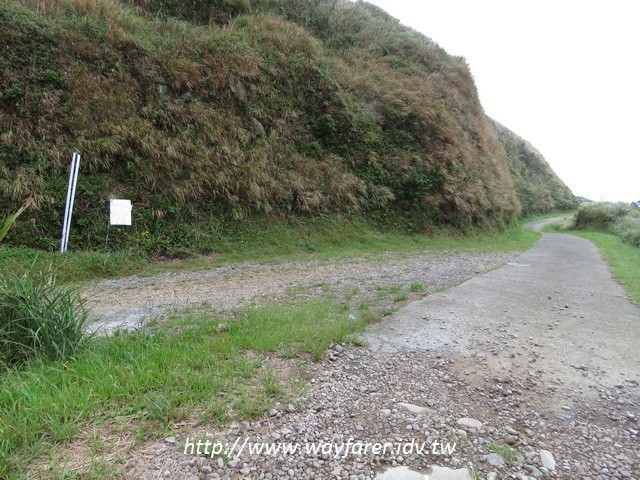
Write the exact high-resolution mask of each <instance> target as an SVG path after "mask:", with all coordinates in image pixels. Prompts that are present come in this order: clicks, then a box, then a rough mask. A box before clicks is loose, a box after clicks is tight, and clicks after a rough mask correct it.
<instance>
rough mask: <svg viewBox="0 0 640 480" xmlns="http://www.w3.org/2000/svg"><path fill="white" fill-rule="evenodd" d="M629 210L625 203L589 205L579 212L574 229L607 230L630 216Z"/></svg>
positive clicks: (594, 203) (595, 203)
mask: <svg viewBox="0 0 640 480" xmlns="http://www.w3.org/2000/svg"><path fill="white" fill-rule="evenodd" d="M629 210H630V207H629V205H627V204H625V203H605V202H593V203H587V204H585V205H582V206H581V207H580V209H579V210H578V213H577V214H576V218H575V221H574V227H575V228H577V229H584V228H595V229H597V230H607V229H608V228H609V226H610V225H611V224H612V223H614V222H616V221H617V220H619V219H621V218H622V217H624V216H625V215H627V214H629Z"/></svg>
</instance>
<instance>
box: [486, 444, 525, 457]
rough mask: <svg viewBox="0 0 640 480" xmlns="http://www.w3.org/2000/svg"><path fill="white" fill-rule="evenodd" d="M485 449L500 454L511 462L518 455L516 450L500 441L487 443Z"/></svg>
mask: <svg viewBox="0 0 640 480" xmlns="http://www.w3.org/2000/svg"><path fill="white" fill-rule="evenodd" d="M487 450H489V451H490V452H493V453H496V454H498V455H500V456H501V457H502V458H503V459H504V461H505V462H513V461H514V460H515V459H516V457H517V456H518V450H516V449H515V448H513V447H512V446H511V445H507V444H506V443H502V442H491V443H490V444H489V445H487Z"/></svg>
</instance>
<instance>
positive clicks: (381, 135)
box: [0, 0, 571, 251]
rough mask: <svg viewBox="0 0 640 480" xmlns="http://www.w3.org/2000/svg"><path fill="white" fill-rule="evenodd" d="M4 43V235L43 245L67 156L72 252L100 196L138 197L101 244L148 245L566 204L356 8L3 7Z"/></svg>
mask: <svg viewBox="0 0 640 480" xmlns="http://www.w3.org/2000/svg"><path fill="white" fill-rule="evenodd" d="M0 37H1V38H2V39H3V42H2V46H1V47H0V65H1V67H2V68H1V69H0V120H1V121H0V211H12V210H15V209H17V207H18V206H19V205H20V204H22V203H23V202H24V200H25V199H26V198H32V199H33V200H34V201H33V204H32V208H31V210H30V211H29V212H28V213H25V214H24V215H23V217H21V221H20V222H19V223H18V224H17V225H16V228H15V229H14V230H13V232H12V237H11V241H12V242H13V243H14V244H25V245H30V246H35V247H40V248H55V247H56V245H57V242H58V237H59V231H60V216H61V212H62V210H63V208H64V206H63V201H64V195H65V192H66V181H67V175H68V154H69V152H70V151H72V150H76V151H79V152H80V153H81V154H82V155H83V157H82V169H81V177H80V180H79V182H78V190H77V198H76V208H75V212H74V226H73V228H74V233H73V238H72V243H75V245H76V246H81V247H84V248H96V247H98V246H101V245H102V244H103V242H104V231H105V224H106V204H107V200H108V199H109V198H112V197H113V198H130V199H132V200H133V203H134V205H135V208H134V229H133V231H132V232H131V233H130V235H126V236H124V235H123V236H120V238H119V239H118V240H114V241H117V242H120V243H121V244H122V245H129V246H130V245H132V244H133V243H135V242H134V240H135V239H136V238H139V237H140V236H141V235H144V234H150V235H151V236H152V237H153V238H156V239H158V241H160V239H161V240H162V243H161V245H160V246H159V247H158V248H159V249H160V250H163V251H171V250H172V249H176V248H184V247H187V246H194V245H195V246H196V247H197V248H199V249H202V250H208V249H214V248H215V245H214V242H213V240H212V238H213V237H211V235H210V234H211V232H215V231H217V230H220V229H223V228H226V225H229V223H230V222H237V221H240V220H241V219H248V220H251V219H260V218H262V219H264V218H268V219H270V220H274V221H277V220H279V219H283V218H291V217H292V216H296V217H300V216H310V215H318V214H344V215H347V216H349V215H357V216H364V217H366V218H368V219H371V220H373V221H380V222H382V223H384V222H385V221H386V220H387V219H389V218H391V219H393V220H394V221H397V220H398V219H399V220H400V223H402V222H405V223H407V224H410V225H412V226H414V227H415V226H416V225H417V226H418V227H436V228H437V227H438V226H442V225H447V226H453V227H456V228H460V229H465V228H468V227H471V226H478V227H500V226H503V225H506V224H508V223H509V222H511V221H512V220H513V219H514V218H515V217H516V216H517V215H519V214H520V212H521V203H522V205H524V207H525V211H526V212H533V211H542V210H549V209H555V208H563V207H566V206H568V205H569V204H570V203H571V202H570V192H568V191H564V190H563V193H562V195H558V194H557V191H558V188H559V187H558V186H559V185H562V184H561V182H560V181H559V180H558V179H557V178H556V177H555V175H554V174H553V172H552V171H551V170H550V169H549V168H548V166H547V165H546V163H544V161H543V160H542V163H541V162H540V159H539V158H538V157H536V156H535V155H533V154H532V153H530V152H529V150H528V149H526V148H525V149H523V148H522V147H521V146H520V144H519V143H518V141H516V140H514V138H517V137H513V138H512V137H511V136H509V135H505V134H504V132H502V133H501V134H500V138H499V137H498V133H497V132H496V128H495V127H494V124H493V123H492V121H491V120H490V119H489V118H488V117H487V116H486V115H485V114H484V111H483V109H482V106H481V105H480V102H479V99H478V95H477V91H476V87H475V85H474V82H473V79H472V76H471V74H470V72H469V68H468V67H467V65H466V63H465V61H464V59H463V58H460V57H453V56H450V55H448V54H447V53H446V52H445V51H444V50H443V49H441V48H440V47H439V46H438V45H436V44H435V43H434V42H432V41H431V40H429V39H428V38H426V37H424V36H423V35H421V34H419V33H417V32H415V31H413V30H411V29H409V28H407V27H404V26H402V25H401V24H400V23H399V22H398V21H397V20H396V19H394V18H392V17H391V16H389V15H388V14H386V13H385V12H384V11H382V10H381V9H379V8H377V7H375V6H373V5H370V4H367V3H365V2H357V3H351V2H348V1H339V0H308V1H304V2H301V1H293V0H254V1H251V2H249V1H248V0H244V1H243V0H236V1H230V0H217V1H204V0H194V1H190V2H180V1H176V0H129V1H126V2H120V1H116V0H52V1H48V2H42V1H38V0H15V1H9V2H3V3H2V4H0ZM499 130H500V129H499ZM503 145H504V146H503ZM505 149H506V151H507V152H506V153H505ZM534 157H535V159H534ZM540 158H541V157H540ZM531 159H533V160H531ZM543 163H544V166H545V168H542V167H540V165H543ZM560 190H561V189H560ZM519 198H520V199H519Z"/></svg>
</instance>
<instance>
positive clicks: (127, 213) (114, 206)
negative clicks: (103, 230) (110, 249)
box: [104, 198, 131, 248]
mask: <svg viewBox="0 0 640 480" xmlns="http://www.w3.org/2000/svg"><path fill="white" fill-rule="evenodd" d="M111 225H131V200H122V199H117V198H112V199H110V200H109V225H107V238H106V239H105V241H104V246H105V248H107V245H108V243H109V227H110V226H111Z"/></svg>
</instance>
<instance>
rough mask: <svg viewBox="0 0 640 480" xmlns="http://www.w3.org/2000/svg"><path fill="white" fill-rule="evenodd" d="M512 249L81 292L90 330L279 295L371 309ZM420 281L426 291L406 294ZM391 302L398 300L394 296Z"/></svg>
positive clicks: (257, 269)
mask: <svg viewBox="0 0 640 480" xmlns="http://www.w3.org/2000/svg"><path fill="white" fill-rule="evenodd" d="M515 255H516V254H513V253H479V254H465V253H451V252H411V253H383V254H369V255H361V256H357V257H344V258H337V259H331V260H319V259H309V260H298V261H287V262H279V263H267V264H257V263H239V264H230V265H225V266H222V267H218V268H212V269H204V270H199V271H193V272H180V273H165V274H159V275H153V276H149V277H139V276H133V277H126V278H121V279H117V280H106V281H101V282H97V283H94V284H92V285H90V286H89V287H88V288H87V289H86V291H85V293H84V297H85V299H86V300H87V301H88V304H89V306H90V307H91V308H92V310H93V312H94V315H95V317H96V318H95V320H94V322H93V325H92V326H91V329H92V330H97V329H100V330H103V331H107V332H109V331H113V330H115V329H117V328H135V327H138V326H140V325H141V324H142V323H144V321H145V320H147V319H149V318H152V317H157V316H163V315H164V314H166V313H167V312H168V311H170V310H172V309H180V308H184V307H189V306H199V305H201V304H205V305H208V306H209V307H212V308H214V309H216V310H221V311H228V310H231V309H233V308H237V307H239V306H242V305H247V304H252V303H263V302H278V301H281V300H284V299H297V298H310V297H322V296H327V295H331V296H334V297H337V298H341V297H345V296H350V297H354V298H353V300H356V301H360V300H367V301H369V302H372V303H374V305H373V306H374V307H378V308H383V307H385V306H389V305H390V304H391V303H393V299H392V298H390V297H389V296H384V295H380V293H381V292H384V291H385V290H387V291H388V289H389V288H390V287H396V288H401V290H402V291H404V292H405V293H407V296H408V298H409V299H416V298H419V297H420V296H422V295H424V294H425V293H428V292H434V291H437V290H439V289H442V288H445V287H448V286H451V285H457V284H458V283H460V282H463V281H464V280H467V279H469V278H472V277H473V276H475V275H478V274H479V273H483V272H486V271H488V270H490V269H493V268H496V267H499V266H500V265H503V264H504V263H506V262H508V261H509V260H510V259H512V258H513V257H514V256H515ZM411 283H420V284H422V285H423V286H424V288H425V290H424V292H421V293H420V295H412V294H411V292H407V287H408V286H409V285H410V284H411ZM396 303H397V302H396Z"/></svg>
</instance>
